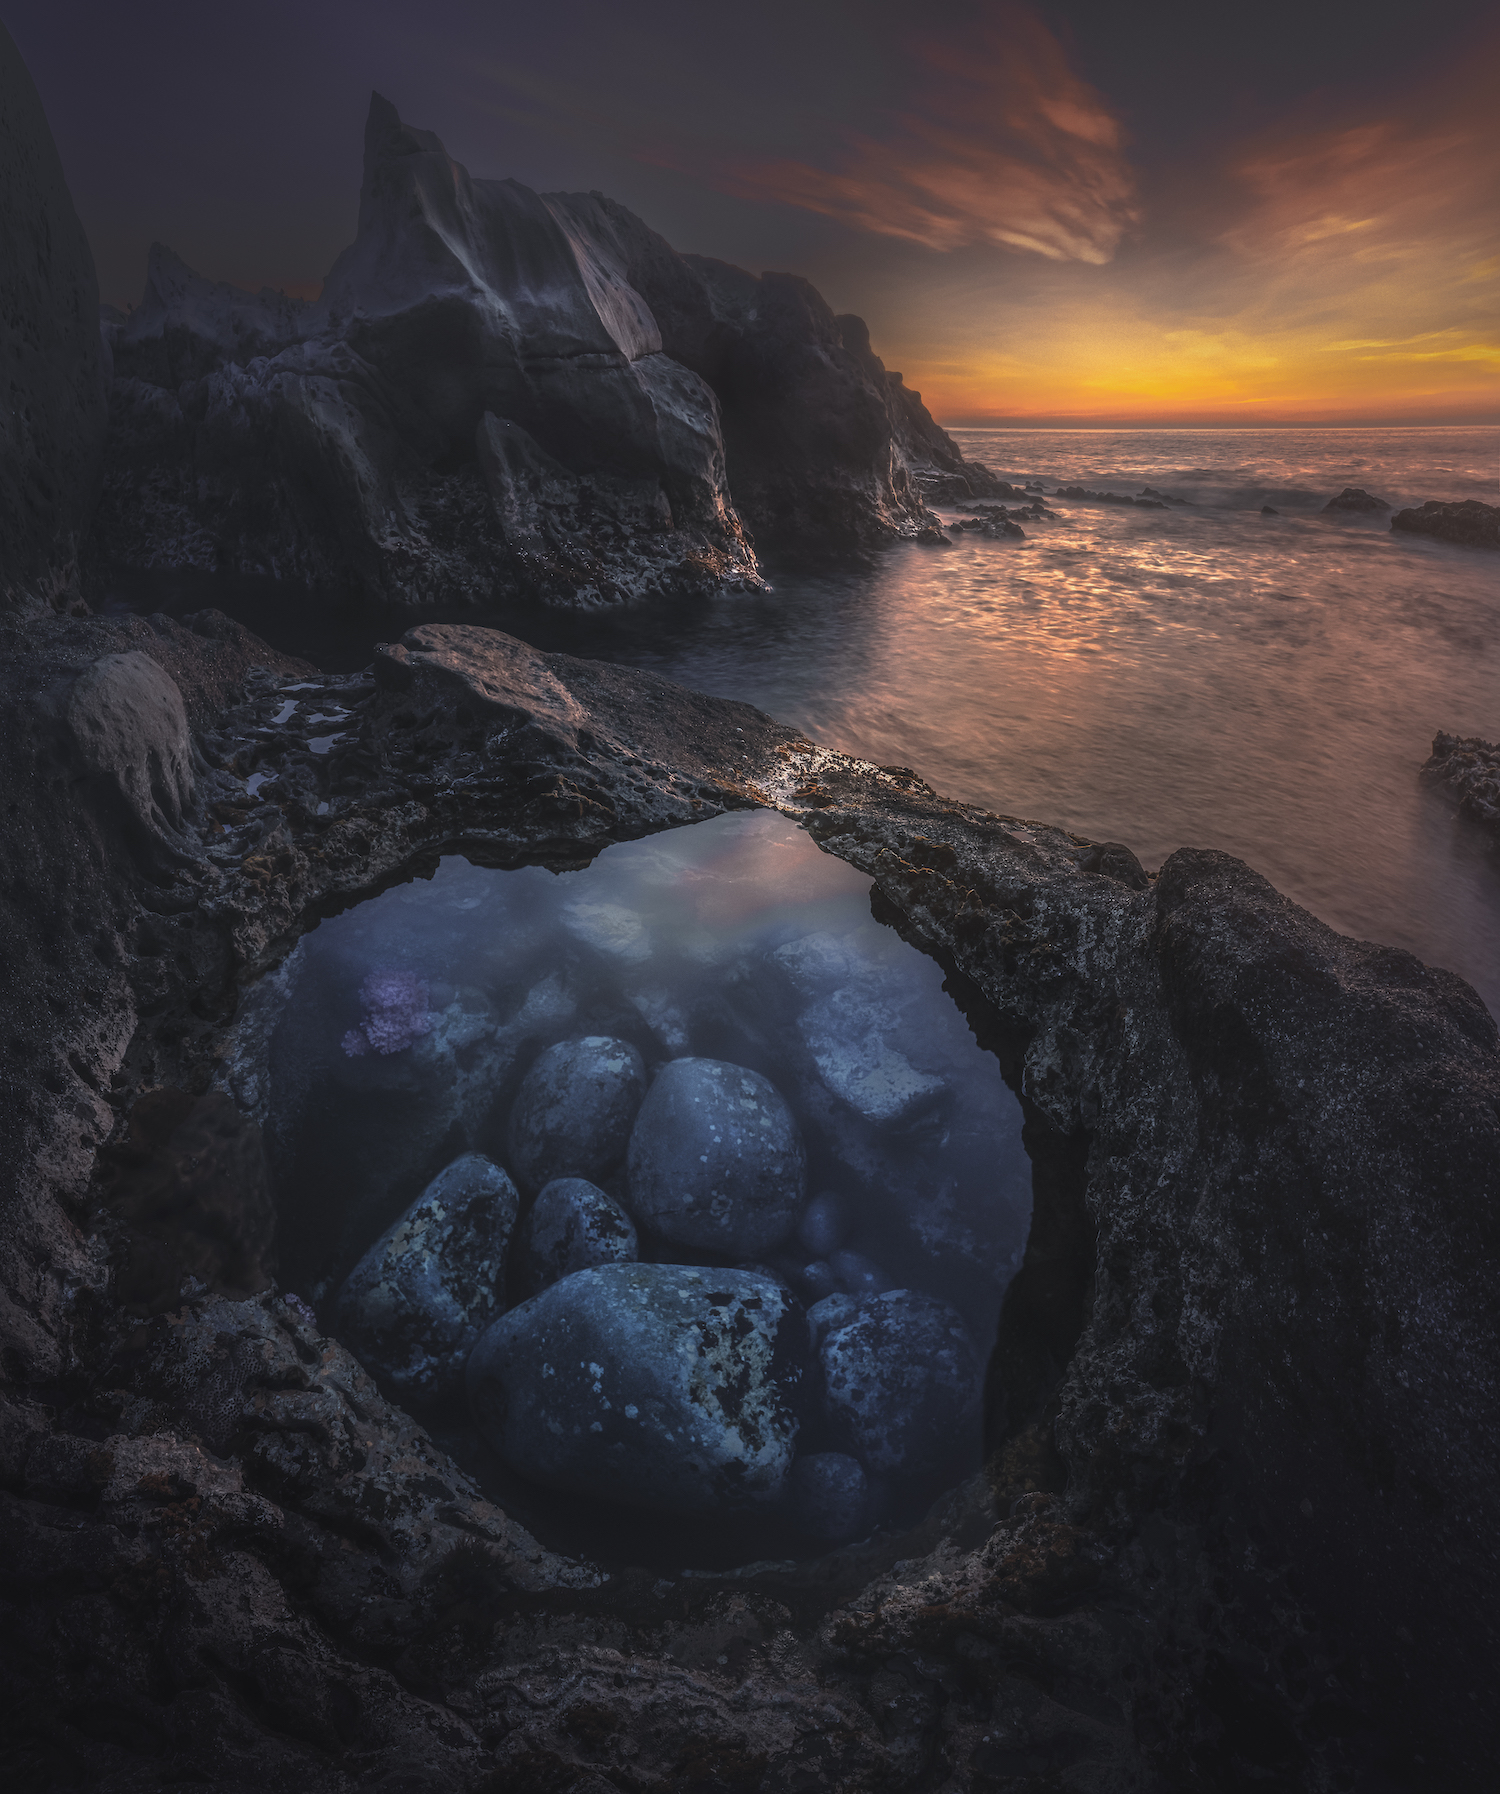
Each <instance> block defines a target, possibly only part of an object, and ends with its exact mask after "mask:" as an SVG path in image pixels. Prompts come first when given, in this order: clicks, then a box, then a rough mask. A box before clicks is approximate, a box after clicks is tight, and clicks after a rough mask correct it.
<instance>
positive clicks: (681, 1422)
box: [468, 1264, 805, 1514]
mask: <svg viewBox="0 0 1500 1794" xmlns="http://www.w3.org/2000/svg"><path fill="white" fill-rule="evenodd" d="M804 1327H805V1323H804V1320H803V1316H802V1311H801V1309H800V1308H798V1307H797V1306H796V1305H795V1304H793V1303H792V1302H791V1301H790V1299H789V1298H788V1296H787V1295H786V1293H785V1291H783V1290H782V1289H781V1288H779V1286H778V1285H777V1284H775V1283H773V1282H772V1281H771V1280H770V1279H769V1278H765V1277H758V1276H754V1275H750V1274H747V1273H746V1272H743V1271H716V1270H701V1269H699V1268H697V1267H696V1266H690V1265H656V1264H614V1265H599V1266H596V1267H595V1268H594V1269H592V1270H587V1271H579V1272H577V1273H576V1274H575V1275H574V1276H571V1277H565V1278H564V1279H563V1280H562V1281H561V1282H560V1283H554V1284H553V1285H552V1286H551V1288H549V1289H545V1290H543V1291H542V1293H541V1294H540V1295H537V1296H533V1297H532V1298H531V1300H530V1301H529V1302H523V1303H521V1305H520V1306H519V1307H517V1308H513V1309H512V1310H511V1311H510V1313H509V1314H506V1315H503V1316H501V1318H500V1319H499V1320H498V1321H496V1322H495V1324H494V1325H493V1326H492V1327H491V1328H490V1330H489V1331H488V1332H487V1333H486V1334H485V1336H484V1338H483V1339H482V1340H481V1341H480V1342H479V1344H478V1346H477V1347H476V1348H475V1350H474V1352H473V1354H472V1356H471V1358H470V1360H469V1371H468V1386H469V1401H470V1405H471V1407H472V1408H473V1411H474V1417H475V1419H476V1421H477V1422H478V1424H479V1427H480V1429H481V1431H482V1432H483V1433H484V1435H485V1437H486V1438H487V1439H488V1440H489V1442H490V1443H491V1445H493V1446H494V1448H495V1450H496V1451H498V1452H499V1453H500V1455H501V1457H502V1458H504V1460H505V1462H506V1463H507V1464H509V1465H510V1467H511V1468H512V1469H513V1470H516V1471H519V1472H520V1473H521V1474H522V1475H525V1476H527V1477H530V1478H532V1479H533V1480H534V1481H536V1482H540V1483H543V1484H545V1485H547V1486H548V1487H549V1488H556V1489H567V1490H571V1491H573V1492H575V1493H577V1494H581V1495H590V1496H593V1497H594V1498H596V1499H599V1500H604V1501H611V1502H620V1503H624V1504H626V1505H628V1506H632V1507H642V1508H649V1509H651V1510H653V1511H655V1512H658V1513H670V1514H699V1513H716V1512H723V1511H725V1510H733V1509H736V1508H743V1507H748V1506H753V1505H755V1504H757V1503H760V1502H766V1501H774V1500H776V1499H777V1498H778V1497H779V1496H780V1495H781V1493H782V1490H783V1486H784V1484H785V1481H786V1476H787V1472H788V1471H789V1470H790V1468H791V1464H792V1458H793V1454H794V1452H795V1450H796V1441H797V1416H796V1411H795V1397H796V1390H797V1384H798V1382H799V1380H800V1377H801V1374H802V1351H803V1335H804Z"/></svg>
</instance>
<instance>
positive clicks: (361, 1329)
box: [334, 1153, 520, 1403]
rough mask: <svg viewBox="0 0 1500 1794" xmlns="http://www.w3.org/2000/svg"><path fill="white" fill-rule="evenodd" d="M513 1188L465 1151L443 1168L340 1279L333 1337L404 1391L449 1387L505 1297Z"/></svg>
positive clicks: (418, 1395)
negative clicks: (337, 1332) (337, 1338)
mask: <svg viewBox="0 0 1500 1794" xmlns="http://www.w3.org/2000/svg"><path fill="white" fill-rule="evenodd" d="M519 1206H520V1198H519V1197H518V1196H517V1194H516V1186H515V1185H514V1184H513V1183H512V1182H511V1181H510V1179H509V1178H508V1177H507V1176H506V1174H505V1173H504V1172H503V1171H502V1170H501V1169H500V1167H499V1166H498V1165H495V1164H492V1163H491V1162H490V1160H488V1159H486V1158H483V1157H481V1156H480V1155H479V1154H478V1153H471V1154H469V1155H467V1156H466V1157H464V1158H461V1159H455V1160H454V1162H453V1163H452V1164H451V1165H449V1166H448V1168H447V1169H446V1170H445V1171H441V1172H439V1173H438V1175H437V1176H436V1177H435V1178H434V1179H433V1180H432V1182H431V1183H430V1184H429V1185H428V1186H427V1188H426V1189H425V1190H424V1191H423V1192H422V1194H421V1195H420V1196H419V1197H418V1198H417V1200H416V1201H415V1202H414V1203H413V1204H412V1205H411V1207H410V1208H409V1209H408V1210H407V1211H406V1213H405V1214H404V1215H403V1216H402V1217H401V1219H400V1220H399V1221H397V1222H396V1224H395V1226H394V1227H391V1228H389V1229H387V1231H386V1232H385V1233H383V1234H382V1235H381V1236H380V1238H379V1239H378V1240H377V1241H376V1242H375V1244H374V1245H373V1246H371V1248H370V1249H369V1251H368V1252H367V1253H366V1254H365V1255H364V1257H363V1258H362V1259H360V1261H359V1263H358V1264H357V1265H356V1266H355V1267H354V1269H353V1270H352V1271H351V1272H350V1273H349V1275H348V1276H347V1277H346V1278H345V1279H344V1283H343V1287H342V1288H341V1289H340V1291H339V1293H338V1299H337V1302H336V1304H335V1309H334V1312H335V1315H336V1318H337V1325H338V1330H339V1337H340V1338H341V1339H343V1340H344V1341H345V1342H346V1343H347V1344H348V1346H349V1348H350V1350H351V1351H352V1352H354V1353H355V1355H356V1356H357V1357H358V1358H359V1359H360V1361H361V1363H363V1364H364V1365H365V1366H366V1368H367V1369H368V1370H370V1371H371V1372H372V1373H373V1374H374V1375H377V1376H379V1377H380V1378H381V1379H382V1380H383V1381H384V1382H385V1383H386V1385H387V1386H388V1387H389V1388H390V1389H391V1390H392V1392H393V1393H394V1394H395V1395H396V1396H397V1397H398V1398H399V1399H400V1400H402V1401H409V1402H413V1403H421V1402H423V1401H431V1400H433V1399H434V1398H436V1397H440V1396H443V1395H447V1394H450V1393H453V1392H454V1391H456V1390H457V1389H458V1387H459V1386H460V1384H461V1382H462V1380H463V1372H464V1365H465V1364H466V1363H467V1361H468V1357H469V1353H470V1352H471V1351H472V1350H473V1348H474V1344H475V1342H476V1340H477V1339H478V1338H479V1336H480V1334H481V1333H482V1332H483V1331H484V1330H485V1328H486V1327H487V1326H488V1325H489V1324H490V1322H491V1321H492V1320H493V1319H494V1318H495V1317H496V1316H497V1315H498V1314H499V1312H500V1310H501V1309H502V1308H503V1307H504V1305H505V1259H506V1253H507V1250H508V1248H509V1246H510V1236H511V1231H512V1229H513V1228H514V1227H515V1223H516V1213H517V1210H518V1208H519Z"/></svg>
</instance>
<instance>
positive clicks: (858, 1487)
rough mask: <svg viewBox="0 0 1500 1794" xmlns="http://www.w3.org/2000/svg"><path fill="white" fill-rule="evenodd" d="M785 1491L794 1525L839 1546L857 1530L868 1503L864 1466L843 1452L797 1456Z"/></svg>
mask: <svg viewBox="0 0 1500 1794" xmlns="http://www.w3.org/2000/svg"><path fill="white" fill-rule="evenodd" d="M787 1493H788V1495H789V1497H790V1500H791V1504H792V1511H793V1513H794V1514H795V1515H796V1518H797V1524H798V1525H799V1526H800V1527H801V1528H802V1530H803V1531H804V1532H805V1533H807V1534H808V1535H809V1536H810V1537H811V1538H815V1539H820V1540H822V1541H823V1542H825V1543H827V1544H830V1545H841V1544H843V1543H844V1541H845V1540H846V1539H852V1538H853V1537H854V1536H855V1535H856V1534H857V1533H858V1532H859V1530H860V1527H861V1523H862V1522H863V1520H864V1517H865V1509H866V1507H867V1506H868V1504H869V1485H868V1482H867V1480H866V1478H865V1473H864V1468H863V1466H862V1465H861V1464H860V1462H859V1460H858V1459H857V1458H851V1457H850V1456H848V1454H847V1453H845V1452H842V1451H816V1452H812V1453H810V1454H809V1455H808V1456H807V1457H802V1458H798V1459H797V1461H796V1463H795V1464H793V1465H792V1475H791V1481H790V1484H789V1487H788V1491H787Z"/></svg>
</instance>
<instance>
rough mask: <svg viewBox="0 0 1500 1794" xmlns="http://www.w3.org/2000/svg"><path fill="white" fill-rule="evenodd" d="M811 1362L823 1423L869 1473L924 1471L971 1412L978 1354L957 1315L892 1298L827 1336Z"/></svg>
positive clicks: (939, 1305) (944, 1307) (905, 1293)
mask: <svg viewBox="0 0 1500 1794" xmlns="http://www.w3.org/2000/svg"><path fill="white" fill-rule="evenodd" d="M819 1358H820V1362H821V1366H822V1372H823V1399H824V1403H825V1406H826V1409H827V1413H828V1418H829V1421H830V1422H831V1423H832V1424H833V1426H834V1427H835V1429H836V1430H837V1431H838V1432H839V1433H841V1434H842V1435H843V1436H844V1437H845V1438H846V1439H847V1440H848V1442H849V1444H850V1447H851V1449H852V1450H853V1451H854V1453H855V1455H856V1456H857V1457H859V1459H860V1460H861V1462H862V1463H863V1464H864V1465H865V1468H866V1469H867V1470H872V1471H882V1470H889V1471H906V1472H909V1473H915V1472H918V1471H920V1470H922V1469H923V1468H924V1467H925V1465H926V1464H927V1463H928V1462H929V1461H930V1460H931V1459H933V1458H934V1457H940V1456H945V1455H946V1454H947V1453H948V1452H949V1451H950V1450H951V1449H952V1447H953V1445H954V1442H955V1439H956V1437H959V1436H961V1435H962V1433H963V1432H964V1430H965V1429H966V1428H968V1427H970V1426H972V1425H973V1424H974V1423H975V1421H976V1419H977V1414H978V1407H979V1379H980V1364H979V1354H978V1353H977V1352H976V1351H975V1349H974V1342H973V1340H972V1339H971V1338H970V1336H969V1331H968V1328H967V1327H965V1326H964V1323H963V1320H962V1318H961V1316H960V1315H959V1314H958V1312H957V1310H956V1309H954V1308H951V1307H950V1306H949V1305H948V1303H946V1302H940V1301H939V1300H938V1299H937V1298H936V1297H935V1296H926V1295H922V1294H920V1293H919V1292H918V1291H916V1290H909V1289H893V1290H890V1291H888V1292H887V1293H886V1294H885V1295H881V1296H875V1297H872V1298H871V1299H869V1300H867V1301H862V1302H861V1303H860V1304H859V1306H858V1309H857V1311H856V1312H855V1314H854V1315H853V1316H852V1317H851V1318H850V1319H848V1320H845V1321H843V1322H841V1323H839V1324H836V1325H834V1326H832V1327H830V1328H829V1329H828V1331H827V1332H826V1333H825V1334H824V1336H823V1343H822V1346H821V1348H820V1352H819Z"/></svg>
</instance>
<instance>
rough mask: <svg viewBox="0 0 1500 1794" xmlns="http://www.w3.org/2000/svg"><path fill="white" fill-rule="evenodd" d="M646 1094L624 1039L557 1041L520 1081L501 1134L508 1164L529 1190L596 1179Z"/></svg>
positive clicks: (622, 1142)
mask: <svg viewBox="0 0 1500 1794" xmlns="http://www.w3.org/2000/svg"><path fill="white" fill-rule="evenodd" d="M645 1093H646V1067H645V1063H644V1062H643V1060H642V1059H641V1056H640V1054H639V1053H638V1052H637V1051H636V1049H635V1048H634V1047H633V1046H631V1044H630V1043H629V1041H626V1040H616V1039H614V1038H613V1037H612V1036H610V1035H607V1034H588V1035H585V1036H584V1038H583V1039H582V1040H561V1041H559V1042H558V1043H557V1045H556V1046H554V1047H549V1048H548V1049H547V1051H546V1052H545V1053H543V1054H542V1055H541V1057H540V1058H539V1059H538V1060H537V1062H536V1063H535V1065H533V1066H532V1068H531V1070H530V1071H529V1072H527V1074H526V1076H525V1078H524V1079H523V1080H522V1083H521V1088H520V1090H519V1091H518V1092H517V1094H516V1100H515V1102H514V1103H513V1104H512V1105H511V1111H510V1123H509V1126H508V1128H507V1131H506V1139H507V1144H508V1146H509V1149H510V1158H511V1164H512V1166H513V1167H514V1169H515V1173H516V1175H517V1177H519V1178H520V1180H521V1182H522V1183H523V1184H525V1185H526V1186H527V1187H528V1188H529V1189H533V1190H535V1189H540V1188H541V1187H542V1186H543V1185H545V1184H549V1183H551V1182H552V1181H553V1179H554V1178H559V1177H583V1178H595V1177H598V1176H599V1175H600V1173H601V1172H604V1171H607V1170H608V1169H609V1168H610V1166H611V1165H613V1164H614V1163H615V1162H616V1161H617V1160H618V1159H619V1157H620V1156H621V1154H622V1153H623V1152H624V1151H625V1147H626V1143H627V1142H628V1141H629V1139H630V1128H631V1123H632V1122H633V1121H634V1120H635V1117H636V1111H637V1110H638V1109H639V1108H640V1106H641V1098H642V1097H643V1096H644V1095H645Z"/></svg>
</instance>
